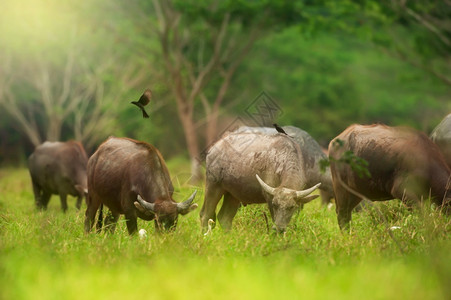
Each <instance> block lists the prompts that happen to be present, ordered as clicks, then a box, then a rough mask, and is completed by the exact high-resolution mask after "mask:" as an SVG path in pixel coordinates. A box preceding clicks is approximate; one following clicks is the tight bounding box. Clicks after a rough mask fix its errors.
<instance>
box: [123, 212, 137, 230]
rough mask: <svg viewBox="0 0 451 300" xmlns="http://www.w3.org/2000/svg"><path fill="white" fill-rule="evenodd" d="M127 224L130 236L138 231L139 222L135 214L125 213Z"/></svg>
mask: <svg viewBox="0 0 451 300" xmlns="http://www.w3.org/2000/svg"><path fill="white" fill-rule="evenodd" d="M125 219H126V221H125V223H126V224H127V230H128V234H130V235H132V234H134V233H135V232H136V231H138V221H137V217H136V214H135V213H125Z"/></svg>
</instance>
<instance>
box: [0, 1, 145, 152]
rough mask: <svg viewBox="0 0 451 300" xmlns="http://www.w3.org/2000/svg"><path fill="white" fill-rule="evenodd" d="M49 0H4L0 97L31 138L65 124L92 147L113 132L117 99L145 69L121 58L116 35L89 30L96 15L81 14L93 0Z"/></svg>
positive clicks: (35, 140)
mask: <svg viewBox="0 0 451 300" xmlns="http://www.w3.org/2000/svg"><path fill="white" fill-rule="evenodd" d="M46 2H47V3H46V5H42V3H36V2H33V1H31V2H30V3H24V2H20V3H17V2H14V1H9V2H7V3H5V4H6V6H5V7H4V10H3V13H2V15H1V17H0V19H1V22H2V24H1V25H2V26H1V27H0V28H1V34H2V36H3V38H4V39H5V40H6V41H8V42H7V43H5V44H4V47H2V49H0V60H1V64H2V66H3V68H1V69H0V105H2V106H3V107H4V108H5V110H6V111H7V112H8V113H9V114H10V115H11V116H12V117H13V118H14V119H15V120H16V122H17V124H18V126H19V128H20V129H21V130H22V131H23V132H24V133H25V134H26V136H27V137H28V138H29V140H30V141H31V143H32V144H33V145H35V146H36V145H39V144H40V143H42V142H43V141H44V140H50V141H55V140H60V139H61V138H62V136H61V134H62V130H63V127H65V126H66V127H68V128H71V131H72V134H71V136H72V138H75V139H77V140H80V141H82V142H83V143H84V144H85V145H86V146H87V147H91V146H92V145H93V144H95V143H98V142H99V140H101V139H104V138H105V137H106V136H108V135H110V134H111V127H112V125H114V117H115V116H116V115H117V111H116V110H115V109H114V106H117V105H118V103H120V101H121V100H122V98H123V97H124V93H125V91H126V89H127V88H130V87H133V86H136V85H138V84H139V83H140V82H141V81H142V80H143V79H144V78H145V76H144V73H143V72H137V71H136V68H135V65H133V64H125V65H120V64H118V63H117V61H118V59H119V56H118V54H117V53H116V52H115V50H116V49H117V48H116V49H115V48H114V47H112V45H114V44H113V42H114V40H111V38H110V37H108V35H107V34H105V32H102V31H100V30H96V31H93V30H92V27H96V26H95V25H96V23H95V20H96V19H91V20H86V19H85V18H84V14H85V13H87V12H89V10H91V9H92V8H93V6H89V5H85V6H83V5H78V4H77V3H76V1H73V2H72V1H66V2H64V3H62V4H60V3H59V2H54V1H46ZM40 4H41V5H40ZM6 12H7V13H6ZM24 20H26V21H24ZM122 61H124V59H123V58H122ZM111 78H114V82H113V80H111ZM118 83H120V84H118Z"/></svg>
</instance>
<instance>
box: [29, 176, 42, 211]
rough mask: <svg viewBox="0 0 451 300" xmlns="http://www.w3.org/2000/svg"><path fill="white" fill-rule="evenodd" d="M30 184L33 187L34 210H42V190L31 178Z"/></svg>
mask: <svg viewBox="0 0 451 300" xmlns="http://www.w3.org/2000/svg"><path fill="white" fill-rule="evenodd" d="M31 183H32V185H33V194H34V202H35V204H36V208H38V209H43V205H42V190H41V188H40V187H39V185H38V184H37V183H36V182H35V181H34V180H33V178H32V179H31Z"/></svg>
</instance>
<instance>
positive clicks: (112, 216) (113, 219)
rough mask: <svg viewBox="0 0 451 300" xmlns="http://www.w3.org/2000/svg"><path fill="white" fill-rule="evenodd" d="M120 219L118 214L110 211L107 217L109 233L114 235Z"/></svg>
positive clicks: (106, 223)
mask: <svg viewBox="0 0 451 300" xmlns="http://www.w3.org/2000/svg"><path fill="white" fill-rule="evenodd" d="M118 219H119V214H118V213H113V212H112V211H109V212H108V213H107V215H106V216H105V221H104V224H105V229H106V230H108V232H109V233H114V231H115V230H116V224H117V220H118Z"/></svg>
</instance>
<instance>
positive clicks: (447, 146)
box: [431, 114, 451, 168]
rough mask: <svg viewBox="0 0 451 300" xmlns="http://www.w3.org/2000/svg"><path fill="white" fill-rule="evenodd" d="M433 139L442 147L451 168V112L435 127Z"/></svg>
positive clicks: (432, 134)
mask: <svg viewBox="0 0 451 300" xmlns="http://www.w3.org/2000/svg"><path fill="white" fill-rule="evenodd" d="M431 139H432V141H433V142H434V143H435V144H437V146H438V147H439V148H440V150H441V151H442V154H443V157H444V158H445V160H446V163H447V164H448V167H450V168H451V114H449V115H447V116H446V117H445V118H444V119H443V120H442V121H441V122H440V124H438V125H437V127H435V129H434V130H433V131H432V133H431Z"/></svg>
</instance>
